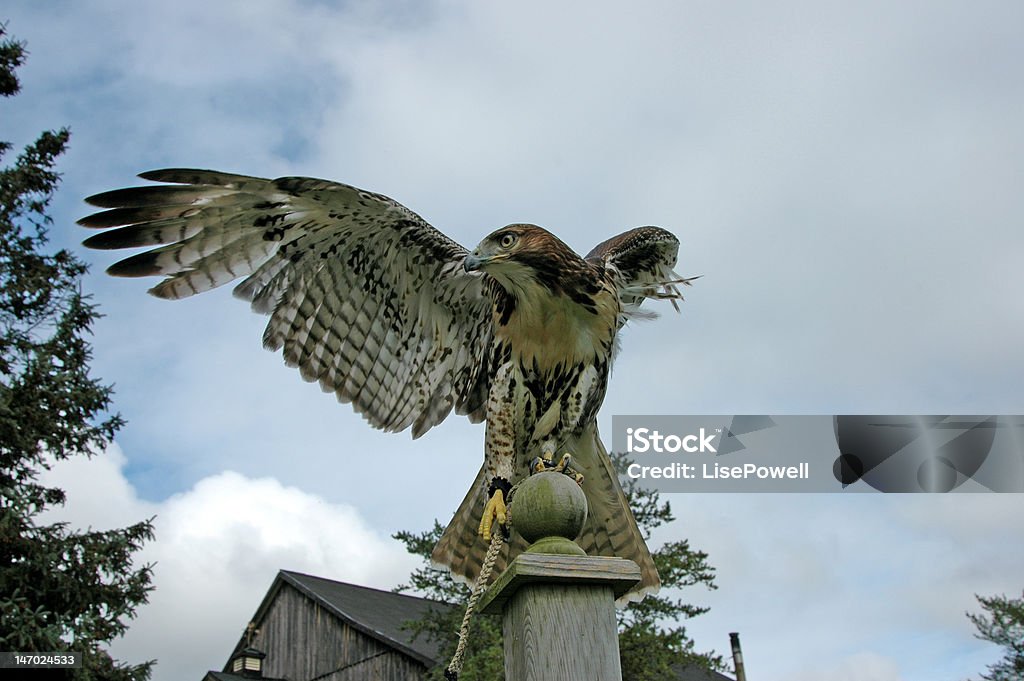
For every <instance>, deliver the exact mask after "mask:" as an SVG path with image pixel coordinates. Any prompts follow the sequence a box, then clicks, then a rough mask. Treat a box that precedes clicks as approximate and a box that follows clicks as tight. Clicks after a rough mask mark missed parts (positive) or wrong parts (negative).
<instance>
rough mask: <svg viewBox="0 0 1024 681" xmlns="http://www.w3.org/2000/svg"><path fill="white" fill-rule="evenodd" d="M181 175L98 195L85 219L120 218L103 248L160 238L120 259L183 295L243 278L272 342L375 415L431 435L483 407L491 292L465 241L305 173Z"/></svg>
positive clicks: (159, 174)
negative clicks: (470, 262)
mask: <svg viewBox="0 0 1024 681" xmlns="http://www.w3.org/2000/svg"><path fill="white" fill-rule="evenodd" d="M141 177H142V178H144V179H147V180H152V181H156V182H163V183H168V184H160V185H151V186H147V187H135V188H129V189H118V190H114V191H111V192H105V193H103V194H97V195H95V196H92V197H90V198H89V199H87V201H88V202H89V203H91V204H93V205H95V206H98V207H101V208H107V209H108V210H105V211H102V212H99V213H96V214H94V215H90V216H88V217H85V218H83V219H82V220H80V221H79V223H80V224H82V225H83V226H86V227H92V228H114V229H109V230H107V231H104V232H100V233H98V234H96V235H95V236H93V237H91V238H89V239H87V240H86V241H85V244H86V245H87V246H89V247H92V248H101V249H119V248H131V247H140V246H156V248H153V249H151V250H148V251H145V252H143V253H139V254H137V255H134V256H131V257H129V258H126V259H124V260H122V261H120V262H118V263H116V264H114V265H113V266H111V267H110V268H109V270H108V271H109V272H110V274H113V275H116V276H127V277H141V276H154V275H156V276H160V275H162V276H164V277H165V278H164V279H163V280H162V281H161V282H160V283H158V284H157V285H156V286H154V287H153V288H152V289H151V290H150V292H151V293H152V294H153V295H156V296H158V297H161V298H169V299H178V298H185V297H188V296H191V295H194V294H197V293H202V292H203V291H207V290H210V289H213V288H216V287H218V286H222V285H224V284H226V283H228V282H231V281H234V280H236V279H240V278H241V279H242V281H241V283H239V284H238V285H237V286H236V287H235V289H234V294H235V295H236V296H237V297H239V298H243V299H245V300H247V301H249V302H250V303H251V305H252V308H253V309H254V310H256V311H257V312H261V313H264V314H268V315H270V321H269V322H268V324H267V327H266V330H265V332H264V335H263V343H264V345H265V346H266V347H267V348H268V349H270V350H273V351H277V350H282V353H283V356H284V359H285V362H286V363H287V364H288V365H289V366H294V367H297V368H298V369H299V372H300V373H301V375H302V377H303V378H304V379H306V380H307V381H317V382H319V384H320V386H321V388H322V389H323V390H324V391H325V392H333V393H335V394H336V395H337V397H338V399H339V400H341V401H342V402H351V403H352V405H353V407H354V408H355V410H356V411H357V412H359V413H361V414H363V416H364V417H365V418H366V419H367V420H368V421H369V422H370V423H371V424H372V425H374V426H376V427H378V428H381V429H384V430H389V431H400V430H404V429H406V428H409V427H410V426H411V427H412V432H413V437H419V436H420V435H421V434H423V433H424V432H426V431H427V430H429V429H430V428H431V427H432V426H434V425H436V424H438V423H440V422H441V421H442V420H444V418H445V417H446V416H447V415H448V414H449V413H450V412H451V411H452V410H453V409H454V410H455V411H456V412H457V413H460V414H468V415H469V416H470V418H472V419H473V420H476V421H479V420H482V418H483V407H484V402H485V399H486V394H487V389H488V385H489V377H488V376H487V375H486V367H487V366H488V364H489V363H488V362H487V361H486V357H487V353H488V352H489V350H490V347H491V340H492V339H491V325H490V299H489V297H488V296H487V294H486V292H485V290H484V286H483V279H482V278H481V276H480V275H479V274H477V273H467V272H465V271H464V270H463V267H462V262H463V260H464V259H465V256H466V250H465V249H464V248H463V247H462V246H460V245H459V244H457V243H455V242H454V241H452V240H451V239H449V238H448V237H446V236H445V235H444V234H442V233H441V232H439V231H438V230H436V229H434V228H433V227H431V226H430V225H429V224H427V223H426V222H425V221H424V220H423V219H422V218H420V217H419V216H418V215H416V214H415V213H413V212H412V211H410V210H409V209H407V208H405V207H404V206H402V205H401V204H399V203H397V202H395V201H393V200H391V199H389V198H388V197H386V196H382V195H380V194H375V193H372V192H367V191H363V190H361V189H357V188H355V187H351V186H349V185H345V184H340V183H335V182H329V181H326V180H317V179H312V178H303V177H285V178H279V179H276V180H268V179H262V178H256V177H249V176H245V175H232V174H227V173H220V172H214V171H209V170H180V169H173V170H157V171H152V172H148V173H143V174H142V175H141Z"/></svg>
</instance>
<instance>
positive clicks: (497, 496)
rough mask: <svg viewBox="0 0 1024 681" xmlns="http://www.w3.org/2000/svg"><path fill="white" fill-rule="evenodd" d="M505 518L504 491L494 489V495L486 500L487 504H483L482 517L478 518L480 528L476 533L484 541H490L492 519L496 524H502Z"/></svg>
mask: <svg viewBox="0 0 1024 681" xmlns="http://www.w3.org/2000/svg"><path fill="white" fill-rule="evenodd" d="M506 518H507V516H506V513H505V493H504V492H502V491H501V490H500V489H496V490H494V495H493V496H491V498H490V499H489V500H488V501H487V505H486V506H484V517H483V518H481V519H480V528H479V529H478V530H477V533H478V534H479V535H480V536H482V537H483V538H484V541H490V540H491V526H492V525H493V523H494V521H495V520H497V521H498V525H504V524H505V520H506Z"/></svg>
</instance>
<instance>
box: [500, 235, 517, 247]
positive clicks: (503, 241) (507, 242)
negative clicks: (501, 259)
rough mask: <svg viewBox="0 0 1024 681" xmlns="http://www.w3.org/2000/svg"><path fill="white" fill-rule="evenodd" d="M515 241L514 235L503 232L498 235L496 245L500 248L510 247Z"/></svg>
mask: <svg viewBox="0 0 1024 681" xmlns="http://www.w3.org/2000/svg"><path fill="white" fill-rule="evenodd" d="M515 242H516V235H515V234H513V233H512V232H505V233H504V234H502V235H501V236H500V237H498V245H499V246H501V247H502V248H512V244H514V243H515Z"/></svg>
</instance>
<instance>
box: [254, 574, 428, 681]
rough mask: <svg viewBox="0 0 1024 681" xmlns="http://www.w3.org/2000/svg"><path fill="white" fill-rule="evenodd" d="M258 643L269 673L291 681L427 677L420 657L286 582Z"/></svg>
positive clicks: (413, 679) (388, 680) (419, 679)
mask: <svg viewBox="0 0 1024 681" xmlns="http://www.w3.org/2000/svg"><path fill="white" fill-rule="evenodd" d="M253 645H254V646H255V647H256V648H258V649H259V650H262V651H263V652H265V653H266V654H267V657H266V659H265V661H264V670H263V675H264V676H268V677H277V678H283V679H288V680H289V681H313V679H319V680H321V681H367V680H369V679H374V680H377V679H379V680H380V681H422V679H423V678H424V676H425V675H426V668H425V667H424V666H423V665H422V664H420V663H419V662H417V661H415V660H413V659H411V658H409V657H407V656H405V655H403V654H402V653H399V652H397V651H395V650H394V649H392V648H390V647H389V646H386V645H384V644H383V643H381V642H379V641H376V640H374V639H373V638H370V637H369V636H367V635H366V634H364V633H362V632H361V631H358V630H357V629H355V628H354V627H352V626H350V625H348V624H347V623H345V622H342V621H340V620H339V619H338V618H337V617H336V616H335V615H334V614H333V613H330V612H328V611H326V610H325V609H324V608H322V607H321V606H320V605H319V604H317V603H316V602H314V601H313V600H312V599H310V598H309V597H308V596H306V595H304V594H302V593H300V592H299V591H298V590H297V589H296V588H295V587H293V586H292V585H290V584H287V583H285V584H282V585H281V590H280V591H279V592H278V594H277V597H276V598H275V599H274V602H273V603H272V604H271V605H270V608H269V609H268V610H267V613H266V615H265V616H264V618H263V620H262V622H260V633H259V634H258V635H257V636H256V637H255V638H254V640H253Z"/></svg>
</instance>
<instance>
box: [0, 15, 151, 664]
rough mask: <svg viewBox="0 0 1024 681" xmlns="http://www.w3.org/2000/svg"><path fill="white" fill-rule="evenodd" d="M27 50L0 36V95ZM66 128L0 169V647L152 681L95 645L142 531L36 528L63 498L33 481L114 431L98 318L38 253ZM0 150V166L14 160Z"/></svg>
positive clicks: (124, 602)
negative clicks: (63, 655)
mask: <svg viewBox="0 0 1024 681" xmlns="http://www.w3.org/2000/svg"><path fill="white" fill-rule="evenodd" d="M24 60H25V46H24V45H23V44H22V43H20V42H17V41H15V40H11V39H10V38H8V37H7V31H6V25H0V95H3V96H4V97H11V96H13V95H15V94H17V93H18V91H19V89H20V83H19V81H18V77H17V74H16V69H17V68H18V67H19V66H20V65H21V64H22V63H23V62H24ZM68 139H69V132H68V130H67V129H62V130H58V131H48V132H44V133H42V134H41V135H40V136H39V138H38V139H37V140H36V141H35V142H34V143H32V144H30V145H29V146H28V147H26V148H25V149H24V151H23V152H22V153H21V154H20V155H19V156H18V157H17V159H16V160H15V161H14V163H13V165H10V166H5V167H2V168H0V650H6V651H24V652H46V651H55V652H65V651H77V652H81V653H82V655H83V666H82V668H81V669H74V670H70V669H69V670H66V674H64V676H65V678H72V679H77V680H80V681H91V680H93V679H115V680H118V681H129V680H136V679H146V678H148V677H149V673H150V667H151V665H152V662H147V663H144V664H140V665H135V666H129V665H124V664H120V663H118V662H115V661H114V660H113V659H112V658H111V657H110V655H109V654H108V653H107V652H106V651H105V650H104V645H105V644H108V643H109V642H110V641H111V640H112V639H113V638H115V637H116V636H118V635H120V634H122V633H123V632H124V631H125V629H126V627H127V625H126V623H125V620H126V619H130V618H131V617H132V616H133V615H134V613H135V608H136V607H137V606H138V605H139V604H141V603H145V602H146V599H147V594H148V592H149V591H150V589H151V588H152V587H151V586H150V580H151V569H150V566H148V565H147V566H143V567H140V568H134V567H133V565H132V554H133V553H134V552H135V551H137V550H138V549H139V548H140V547H141V545H142V544H143V543H144V542H145V541H146V540H148V539H151V538H152V536H153V526H152V524H151V522H150V521H143V522H139V523H137V524H135V525H132V526H130V527H127V528H124V529H118V530H111V531H106V532H97V531H84V532H79V531H73V530H72V529H70V528H69V527H68V525H67V524H66V523H55V524H44V523H42V522H40V519H39V514H40V513H41V512H43V511H44V510H46V509H48V508H51V507H53V506H57V505H62V504H63V503H64V501H65V494H64V492H63V491H62V490H60V489H57V488H52V487H46V486H44V485H43V484H41V483H40V482H39V481H38V476H39V472H40V471H41V470H42V469H46V468H49V467H50V465H52V463H53V462H55V461H61V460H63V459H67V458H69V457H72V456H76V455H86V456H90V455H92V454H93V453H95V452H98V451H100V450H102V449H103V448H104V447H105V446H106V445H107V444H108V443H109V442H110V440H111V438H112V437H113V435H114V432H115V431H116V430H117V429H118V427H120V426H121V424H122V421H121V418H120V417H119V416H118V415H116V414H110V413H109V412H108V408H109V407H110V402H111V390H110V388H109V387H107V386H104V385H102V384H101V383H100V382H99V381H97V380H96V379H94V378H92V377H91V376H90V375H89V360H90V357H91V349H90V346H89V343H88V342H87V341H86V336H87V334H88V333H89V331H90V327H91V325H92V323H93V321H94V320H95V319H96V317H97V313H96V310H95V308H94V306H92V305H91V304H89V302H88V300H87V299H86V296H83V295H82V293H81V290H80V287H79V283H80V280H81V277H82V275H83V274H84V273H85V271H86V266H85V265H84V264H83V263H82V262H81V261H79V260H78V259H77V258H76V257H75V256H74V255H73V254H72V253H70V252H69V251H66V250H58V251H56V252H53V253H49V252H47V242H48V238H47V226H48V225H49V224H50V222H51V219H50V217H49V216H48V215H47V208H48V206H49V203H50V199H51V197H52V196H53V193H54V191H55V190H56V187H57V185H58V183H59V181H60V176H59V174H58V173H57V172H56V170H55V164H56V159H57V157H58V156H60V155H61V154H62V153H63V152H64V150H65V148H66V146H67V143H68ZM12 146H13V145H12V144H11V143H10V142H0V160H2V159H3V158H4V157H5V156H6V154H7V152H8V151H10V150H11V148H12Z"/></svg>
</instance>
